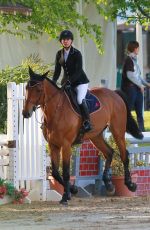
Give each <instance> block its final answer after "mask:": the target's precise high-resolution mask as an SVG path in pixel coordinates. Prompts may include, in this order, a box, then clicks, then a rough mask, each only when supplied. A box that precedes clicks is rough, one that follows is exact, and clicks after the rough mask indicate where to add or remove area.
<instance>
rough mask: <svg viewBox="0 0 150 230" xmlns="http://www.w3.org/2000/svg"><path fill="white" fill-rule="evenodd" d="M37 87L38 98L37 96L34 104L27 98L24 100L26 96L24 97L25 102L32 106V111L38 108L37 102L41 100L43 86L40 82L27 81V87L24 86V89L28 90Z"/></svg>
mask: <svg viewBox="0 0 150 230" xmlns="http://www.w3.org/2000/svg"><path fill="white" fill-rule="evenodd" d="M38 85H39V86H40V89H39V96H38V98H37V100H36V102H34V101H32V100H31V99H29V98H26V95H25V101H26V102H28V103H30V104H32V105H33V107H34V109H33V110H34V111H35V110H36V109H38V108H40V105H39V101H40V99H41V96H42V92H43V84H42V82H39V81H33V80H29V81H28V83H27V85H26V89H28V88H35V87H36V86H38ZM38 105H39V106H38Z"/></svg>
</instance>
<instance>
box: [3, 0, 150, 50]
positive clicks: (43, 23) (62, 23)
mask: <svg viewBox="0 0 150 230" xmlns="http://www.w3.org/2000/svg"><path fill="white" fill-rule="evenodd" d="M7 3H11V4H13V5H15V4H16V3H18V4H21V5H24V6H26V7H28V8H30V9H32V14H31V15H27V16H25V15H22V14H20V13H17V14H16V15H13V14H0V24H1V27H0V33H5V32H7V33H10V34H14V35H16V36H22V37H25V36H27V35H29V36H30V38H31V39H34V38H38V37H39V36H41V35H42V34H43V32H45V33H47V34H48V35H49V37H50V39H51V38H57V36H58V34H59V33H60V31H61V30H63V29H66V28H68V29H69V28H71V29H77V30H78V31H79V33H80V36H81V37H84V38H85V39H86V38H88V37H90V38H91V39H93V41H94V42H95V44H96V46H97V48H98V50H99V51H100V52H102V51H103V48H102V39H103V36H102V32H101V26H100V25H99V23H98V24H95V23H92V22H90V20H89V19H88V17H87V16H85V15H82V9H81V12H80V10H79V8H80V7H79V6H81V8H82V7H83V8H84V7H86V6H87V5H90V7H91V8H96V9H97V11H98V13H99V14H100V15H102V16H103V17H104V18H105V20H115V19H116V17H117V16H118V15H119V16H120V17H123V18H128V20H129V22H136V21H139V22H140V23H141V24H143V25H145V26H148V24H149V22H150V15H149V14H150V12H149V1H148V0H134V1H126V0H90V1H89V0H84V1H81V2H80V1H79V0H65V1H60V0H39V1H35V0H20V1H19V0H13V1H1V5H6V4H7ZM22 23H24V24H25V25H26V27H25V28H24V27H22ZM10 24H11V25H12V26H13V28H12V29H10V26H9V25H10Z"/></svg>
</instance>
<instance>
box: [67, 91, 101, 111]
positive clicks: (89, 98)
mask: <svg viewBox="0 0 150 230" xmlns="http://www.w3.org/2000/svg"><path fill="white" fill-rule="evenodd" d="M65 93H66V96H67V98H68V100H69V101H70V103H71V105H72V107H73V109H74V110H75V111H76V112H77V113H79V114H81V112H80V108H79V105H78V103H77V98H76V93H75V92H74V91H69V92H66V91H65ZM86 103H87V106H88V109H89V113H93V112H95V111H96V110H98V109H99V108H100V101H99V99H98V98H97V97H96V96H95V95H93V94H92V93H91V92H90V91H88V92H87V95H86Z"/></svg>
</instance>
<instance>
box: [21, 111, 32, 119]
mask: <svg viewBox="0 0 150 230" xmlns="http://www.w3.org/2000/svg"><path fill="white" fill-rule="evenodd" d="M32 113H33V110H31V111H25V110H22V115H23V117H24V118H30V117H31V116H32Z"/></svg>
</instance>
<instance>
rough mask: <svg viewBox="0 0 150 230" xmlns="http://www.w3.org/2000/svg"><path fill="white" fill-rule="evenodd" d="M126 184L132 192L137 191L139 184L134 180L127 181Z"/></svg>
mask: <svg viewBox="0 0 150 230" xmlns="http://www.w3.org/2000/svg"><path fill="white" fill-rule="evenodd" d="M125 185H126V186H127V188H128V189H129V190H130V191H131V192H135V191H136V189H137V185H136V184H135V183H133V182H130V183H125Z"/></svg>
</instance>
